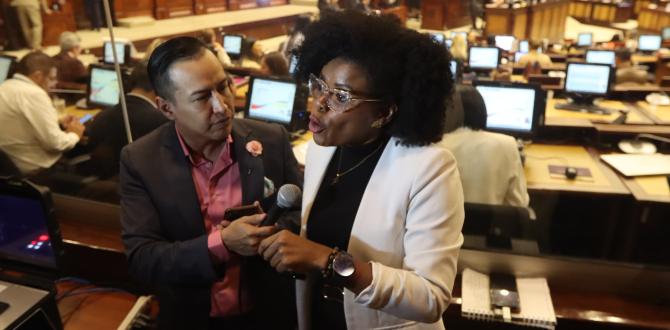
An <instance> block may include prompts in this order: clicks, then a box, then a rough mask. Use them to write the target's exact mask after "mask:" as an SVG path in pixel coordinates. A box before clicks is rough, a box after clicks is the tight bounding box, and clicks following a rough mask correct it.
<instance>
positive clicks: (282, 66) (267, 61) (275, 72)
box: [260, 52, 289, 77]
mask: <svg viewBox="0 0 670 330" xmlns="http://www.w3.org/2000/svg"><path fill="white" fill-rule="evenodd" d="M260 71H261V72H262V73H263V74H266V75H269V76H276V77H288V76H289V72H288V63H287V62H286V58H285V57H284V55H282V53H280V52H270V53H267V54H265V55H263V58H262V59H261V69H260Z"/></svg>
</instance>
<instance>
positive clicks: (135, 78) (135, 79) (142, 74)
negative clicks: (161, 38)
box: [130, 61, 154, 92]
mask: <svg viewBox="0 0 670 330" xmlns="http://www.w3.org/2000/svg"><path fill="white" fill-rule="evenodd" d="M130 87H131V89H135V88H139V89H142V90H145V91H147V92H151V91H153V90H154V89H153V86H152V85H151V81H149V74H148V73H147V62H146V61H140V62H138V63H137V64H135V66H134V67H133V72H132V73H131V74H130Z"/></svg>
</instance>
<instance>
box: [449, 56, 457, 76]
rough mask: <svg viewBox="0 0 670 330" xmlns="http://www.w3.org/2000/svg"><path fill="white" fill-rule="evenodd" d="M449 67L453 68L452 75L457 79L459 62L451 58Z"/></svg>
mask: <svg viewBox="0 0 670 330" xmlns="http://www.w3.org/2000/svg"><path fill="white" fill-rule="evenodd" d="M449 69H450V70H451V76H452V77H454V79H456V74H457V73H458V62H456V61H455V60H451V62H450V63H449Z"/></svg>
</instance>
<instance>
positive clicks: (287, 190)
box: [277, 183, 302, 209]
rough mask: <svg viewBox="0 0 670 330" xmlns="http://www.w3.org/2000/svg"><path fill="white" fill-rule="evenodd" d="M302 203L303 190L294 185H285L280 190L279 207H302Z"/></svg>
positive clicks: (278, 194) (278, 195)
mask: <svg viewBox="0 0 670 330" xmlns="http://www.w3.org/2000/svg"><path fill="white" fill-rule="evenodd" d="M301 202H302V190H300V187H298V186H296V185H294V184H290V183H289V184H285V185H283V186H281V187H280V188H279V192H278V193H277V205H278V206H279V207H282V208H285V209H287V208H292V207H298V206H300V203H301Z"/></svg>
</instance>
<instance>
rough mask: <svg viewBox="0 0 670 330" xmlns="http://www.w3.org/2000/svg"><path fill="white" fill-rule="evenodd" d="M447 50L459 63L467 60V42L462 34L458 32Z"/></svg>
mask: <svg viewBox="0 0 670 330" xmlns="http://www.w3.org/2000/svg"><path fill="white" fill-rule="evenodd" d="M449 52H451V57H452V58H453V59H454V60H457V61H459V62H460V63H465V62H467V61H468V43H467V41H466V40H465V37H463V35H462V34H460V33H459V34H457V35H456V36H455V37H454V40H453V42H452V43H451V48H449Z"/></svg>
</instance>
